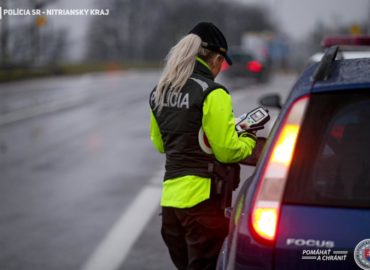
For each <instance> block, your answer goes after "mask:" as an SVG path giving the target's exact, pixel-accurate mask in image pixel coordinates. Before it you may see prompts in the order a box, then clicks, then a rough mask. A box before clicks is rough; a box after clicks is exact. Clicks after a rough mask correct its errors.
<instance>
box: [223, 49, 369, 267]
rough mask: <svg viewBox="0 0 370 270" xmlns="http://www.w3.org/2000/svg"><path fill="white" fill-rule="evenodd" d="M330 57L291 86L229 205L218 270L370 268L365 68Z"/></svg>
mask: <svg viewBox="0 0 370 270" xmlns="http://www.w3.org/2000/svg"><path fill="white" fill-rule="evenodd" d="M338 50H339V47H338V46H333V47H331V48H330V49H328V50H327V52H326V54H325V55H324V56H323V58H322V60H321V62H319V63H316V64H313V65H311V66H310V67H308V68H307V69H306V70H305V71H304V72H303V73H302V75H301V76H300V77H299V79H298V81H297V82H296V84H295V86H294V87H293V89H292V91H291V93H290V96H289V97H288V99H287V101H286V103H285V105H284V106H283V108H282V110H281V113H280V115H279V117H278V119H277V121H276V122H275V125H274V128H273V129H272V131H271V133H270V136H269V138H268V140H267V142H266V144H265V147H264V150H263V152H262V154H261V156H260V158H259V161H258V164H257V166H256V169H255V172H254V174H253V175H252V176H251V177H250V178H249V179H247V180H246V181H245V182H244V184H243V186H242V188H241V190H240V192H239V194H238V196H237V199H236V202H235V204H234V207H233V210H232V212H231V216H230V232H229V235H228V237H227V238H226V240H225V242H224V245H223V248H222V250H221V253H220V256H219V260H218V265H217V269H222V270H226V269H238V270H242V269H246V270H252V269H253V270H296V269H335V270H340V269H343V270H349V269H370V59H366V58H363V59H342V60H341V59H337V56H338V55H339V54H338ZM274 100H276V99H274V98H271V97H267V98H265V99H263V100H262V102H261V103H262V105H265V106H268V105H270V106H272V105H278V104H272V103H275V101H274Z"/></svg>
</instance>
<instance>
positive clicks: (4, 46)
mask: <svg viewBox="0 0 370 270" xmlns="http://www.w3.org/2000/svg"><path fill="white" fill-rule="evenodd" d="M0 6H1V7H2V8H3V9H5V8H7V7H8V0H1V1H0ZM0 22H1V37H0V43H1V62H0V63H1V66H6V65H7V64H8V62H9V52H8V40H9V19H8V16H2V19H1V21H0Z"/></svg>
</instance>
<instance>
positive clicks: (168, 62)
mask: <svg viewBox="0 0 370 270" xmlns="http://www.w3.org/2000/svg"><path fill="white" fill-rule="evenodd" d="M201 45H202V40H201V38H200V37H199V36H197V35H195V34H188V35H186V36H185V37H183V38H182V39H181V40H180V41H179V42H178V43H177V44H176V45H175V46H174V47H172V48H171V50H170V52H169V53H168V55H167V57H166V59H165V66H164V69H163V72H162V75H161V77H160V79H159V83H158V85H157V87H156V90H155V91H154V104H155V108H156V109H158V111H159V112H160V111H161V110H162V108H163V104H164V100H165V96H166V93H167V91H171V92H173V93H175V94H176V93H178V92H180V91H181V89H182V88H183V87H184V85H185V83H186V81H187V80H188V79H189V78H190V76H191V74H192V73H193V71H194V67H195V59H196V56H197V55H199V56H204V57H205V58H206V59H207V60H208V58H209V57H208V56H209V54H210V53H211V51H209V50H207V49H204V48H202V47H201ZM202 58H203V57H202Z"/></svg>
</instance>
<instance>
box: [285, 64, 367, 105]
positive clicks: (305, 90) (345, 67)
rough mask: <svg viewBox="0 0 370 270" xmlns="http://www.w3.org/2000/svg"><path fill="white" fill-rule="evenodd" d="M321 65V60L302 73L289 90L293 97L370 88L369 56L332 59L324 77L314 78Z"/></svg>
mask: <svg viewBox="0 0 370 270" xmlns="http://www.w3.org/2000/svg"><path fill="white" fill-rule="evenodd" d="M334 58H335V57H334ZM322 65H323V60H322V61H321V62H319V63H315V64H312V65H310V66H309V67H308V68H307V69H306V70H305V71H304V72H303V73H302V75H301V76H300V78H299V79H298V81H297V82H296V84H295V86H294V87H293V90H292V92H291V96H292V97H293V98H297V97H298V96H302V95H306V94H309V93H318V92H327V91H341V90H355V89H365V88H366V89H370V58H360V59H341V60H332V62H331V63H330V65H329V67H328V68H327V69H328V74H327V76H326V77H325V79H320V80H315V79H314V76H315V72H317V70H318V69H319V68H320V67H321V66H322Z"/></svg>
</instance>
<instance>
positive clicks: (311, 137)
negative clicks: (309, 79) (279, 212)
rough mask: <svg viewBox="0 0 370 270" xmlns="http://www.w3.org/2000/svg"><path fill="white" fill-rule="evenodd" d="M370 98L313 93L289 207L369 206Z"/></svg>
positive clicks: (289, 190)
mask: <svg viewBox="0 0 370 270" xmlns="http://www.w3.org/2000/svg"><path fill="white" fill-rule="evenodd" d="M369 152H370V95H369V94H368V93H367V91H365V90H363V91H358V92H354V91H351V92H349V91H348V92H347V91H345V92H343V93H339V92H336V93H326V94H314V95H312V97H311V100H310V104H309V107H308V111H307V114H306V117H305V119H304V121H303V124H302V127H301V133H300V136H299V139H298V142H297V147H296V151H295V154H294V158H293V161H292V167H291V171H290V174H289V177H288V183H287V188H286V192H285V196H284V201H285V203H293V204H297V203H298V204H309V205H320V206H339V207H370V156H369Z"/></svg>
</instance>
